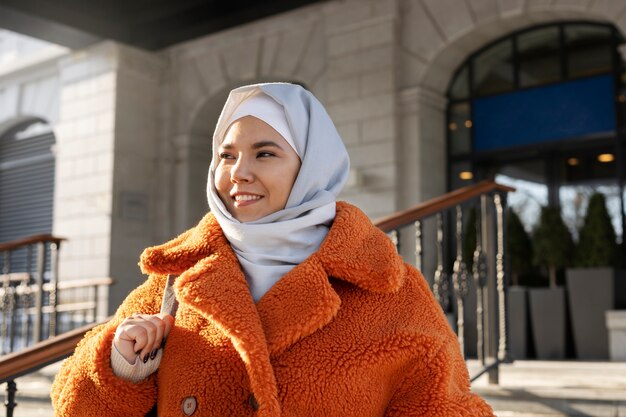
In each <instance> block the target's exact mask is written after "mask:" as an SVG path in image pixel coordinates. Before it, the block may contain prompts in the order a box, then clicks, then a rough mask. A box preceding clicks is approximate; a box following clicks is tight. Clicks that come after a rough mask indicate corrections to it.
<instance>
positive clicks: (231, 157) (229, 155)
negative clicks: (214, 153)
mask: <svg viewBox="0 0 626 417" xmlns="http://www.w3.org/2000/svg"><path fill="white" fill-rule="evenodd" d="M218 156H219V157H220V159H233V158H234V157H233V156H232V155H231V154H229V153H226V152H222V153H220V154H219V155H218Z"/></svg>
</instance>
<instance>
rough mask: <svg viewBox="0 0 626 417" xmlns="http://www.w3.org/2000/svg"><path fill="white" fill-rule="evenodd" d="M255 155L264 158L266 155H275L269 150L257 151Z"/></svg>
mask: <svg viewBox="0 0 626 417" xmlns="http://www.w3.org/2000/svg"><path fill="white" fill-rule="evenodd" d="M257 156H258V157H261V158H265V157H268V156H275V155H274V154H273V153H271V152H259V153H258V154H257Z"/></svg>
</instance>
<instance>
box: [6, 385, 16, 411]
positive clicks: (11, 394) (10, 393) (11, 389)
mask: <svg viewBox="0 0 626 417" xmlns="http://www.w3.org/2000/svg"><path fill="white" fill-rule="evenodd" d="M16 392H17V384H16V383H15V381H14V380H10V381H7V399H6V401H5V402H4V406H5V407H6V408H7V417H13V409H14V408H15V407H17V403H16V402H15V393H16Z"/></svg>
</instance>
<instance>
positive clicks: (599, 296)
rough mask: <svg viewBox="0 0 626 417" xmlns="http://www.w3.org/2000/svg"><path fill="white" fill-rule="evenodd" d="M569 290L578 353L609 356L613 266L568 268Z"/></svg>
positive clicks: (613, 305)
mask: <svg viewBox="0 0 626 417" xmlns="http://www.w3.org/2000/svg"><path fill="white" fill-rule="evenodd" d="M566 276H567V293H568V300H569V309H570V317H571V318H572V330H573V333H574V344H575V348H576V355H577V357H578V358H579V359H608V358H609V337H608V333H607V329H606V325H605V312H606V311H607V310H612V309H614V308H615V271H614V269H613V268H573V269H568V270H567V271H566Z"/></svg>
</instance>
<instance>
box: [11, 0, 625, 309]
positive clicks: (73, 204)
mask: <svg viewBox="0 0 626 417" xmlns="http://www.w3.org/2000/svg"><path fill="white" fill-rule="evenodd" d="M570 20H584V21H593V22H607V23H611V24H613V25H615V26H616V27H617V28H618V29H619V30H620V31H621V32H622V33H626V3H625V2H624V1H622V0H352V1H343V0H342V1H340V0H334V1H328V2H322V3H318V4H314V5H311V6H306V7H302V8H300V9H296V10H294V11H291V12H287V13H283V14H279V15H275V16H273V17H270V18H266V19H262V20H258V21H255V22H253V23H250V24H246V25H242V26H239V27H236V28H233V29H229V30H225V31H222V32H219V33H216V34H213V35H209V36H206V37H202V38H197V39H194V40H192V41H190V42H185V43H182V44H178V45H175V46H173V47H170V48H167V49H164V50H161V51H158V52H147V51H143V50H139V49H135V48H132V47H129V46H125V45H122V44H119V43H115V42H112V41H105V42H102V43H99V44H96V45H94V46H92V47H89V48H86V49H83V50H75V51H68V50H62V49H54V48H53V49H50V50H45V52H41V53H40V54H39V55H38V56H37V58H36V59H31V60H30V61H28V62H22V63H21V64H20V65H19V66H15V65H14V66H4V68H1V69H0V123H2V124H1V125H0V126H4V128H5V129H7V128H8V126H10V125H12V124H14V123H16V121H17V120H22V119H23V118H24V117H39V118H42V119H44V120H46V121H48V123H49V124H50V125H51V126H52V128H53V132H54V135H55V139H56V145H55V158H56V168H55V169H56V172H55V192H54V210H53V230H52V232H53V233H54V234H55V235H58V236H63V237H66V238H68V241H67V242H66V243H65V244H64V246H63V249H62V258H61V264H60V267H61V271H60V276H61V278H62V279H81V278H88V277H101V276H112V277H114V278H115V279H116V281H117V283H116V285H115V286H113V287H112V288H111V290H110V294H109V297H108V308H107V309H108V311H109V312H111V311H113V310H114V309H115V307H116V306H117V305H118V303H119V302H120V301H121V300H122V299H123V298H124V297H125V295H126V294H127V293H128V292H129V291H130V290H131V289H132V288H134V287H135V286H137V284H138V283H139V282H141V281H142V279H143V278H142V277H141V275H140V273H139V271H138V268H137V266H136V264H137V259H138V255H139V254H140V252H141V250H142V249H143V248H144V247H146V246H149V245H153V244H156V243H159V242H162V241H165V240H167V239H169V238H171V237H173V236H175V235H176V234H178V233H180V232H182V231H183V230H185V229H186V228H188V227H190V226H191V225H193V224H195V222H197V221H198V219H199V218H200V217H201V216H202V215H203V214H204V213H205V212H206V210H207V203H206V197H205V191H204V190H205V186H206V174H207V168H208V163H209V161H210V155H211V149H210V142H211V140H210V137H211V134H212V130H213V126H214V124H215V122H216V120H217V117H218V115H219V111H220V110H221V105H222V103H223V102H224V100H225V98H226V96H227V93H228V91H230V90H231V89H232V88H234V87H236V86H239V85H242V84H248V83H256V82H268V81H291V82H297V83H300V84H302V85H304V86H306V87H307V88H308V89H310V90H311V91H312V92H313V93H314V94H315V95H316V96H317V97H318V98H319V99H320V100H321V101H322V103H323V104H324V105H325V106H326V108H327V110H328V112H329V114H330V115H331V117H332V118H333V120H334V121H335V123H336V125H337V127H338V130H339V132H340V133H341V135H342V137H343V139H344V141H345V143H346V146H347V148H348V151H349V153H350V157H351V161H352V173H351V178H350V182H349V186H348V187H347V188H346V190H345V192H344V193H343V195H342V198H343V199H345V200H348V201H350V202H352V203H355V204H357V205H358V206H360V207H362V208H363V209H364V210H365V211H366V213H367V214H368V215H370V216H371V217H373V218H376V217H379V216H382V215H386V214H390V213H392V212H394V211H396V210H400V209H404V208H407V207H409V206H411V205H414V204H416V203H419V202H422V201H424V200H426V199H429V198H432V197H434V196H437V195H440V194H442V193H443V192H445V191H446V175H447V174H446V173H447V167H446V166H447V156H446V105H447V99H446V91H447V89H448V86H449V84H450V82H451V79H452V77H453V75H454V73H455V71H456V70H457V68H458V67H459V66H460V65H461V64H462V63H463V61H464V60H465V59H466V58H467V57H468V56H469V55H470V54H472V53H473V52H475V51H477V50H478V49H480V48H481V47H483V46H484V45H486V44H488V43H489V42H491V41H493V40H495V39H497V38H499V37H502V36H504V35H506V34H508V33H511V32H514V31H516V30H518V29H522V28H525V27H530V26H533V25H537V24H539V23H543V22H559V21H570ZM42 80H43V81H42ZM44 81H45V83H44ZM37 83H39V84H37ZM42 83H43V84H44V85H45V86H44V87H40V88H37V87H35V86H36V85H40V84H42ZM29 94H30V96H29V97H31V98H30V101H29V103H31V105H30V107H29V106H25V105H24V97H26V96H28V95H29ZM42 103H49V104H48V106H47V107H46V106H43V105H42ZM1 135H2V132H1V131H0V136H1Z"/></svg>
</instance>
